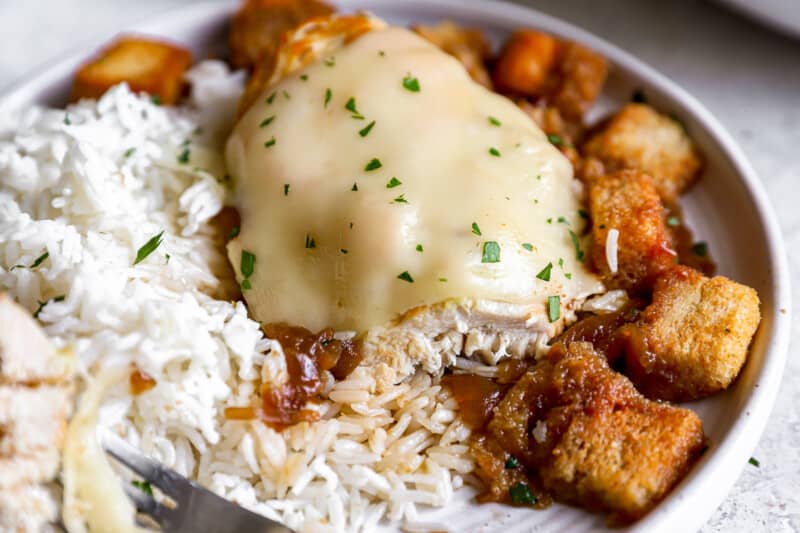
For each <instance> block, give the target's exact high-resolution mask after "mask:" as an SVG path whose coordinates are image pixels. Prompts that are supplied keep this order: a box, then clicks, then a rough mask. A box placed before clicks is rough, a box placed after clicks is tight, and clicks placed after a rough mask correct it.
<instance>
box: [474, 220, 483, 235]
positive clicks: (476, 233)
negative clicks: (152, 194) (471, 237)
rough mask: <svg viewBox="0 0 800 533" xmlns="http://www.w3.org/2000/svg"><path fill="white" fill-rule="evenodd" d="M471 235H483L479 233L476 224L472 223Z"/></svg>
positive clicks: (479, 229)
mask: <svg viewBox="0 0 800 533" xmlns="http://www.w3.org/2000/svg"><path fill="white" fill-rule="evenodd" d="M472 233H474V234H475V235H483V233H481V228H480V227H478V223H477V222H473V223H472Z"/></svg>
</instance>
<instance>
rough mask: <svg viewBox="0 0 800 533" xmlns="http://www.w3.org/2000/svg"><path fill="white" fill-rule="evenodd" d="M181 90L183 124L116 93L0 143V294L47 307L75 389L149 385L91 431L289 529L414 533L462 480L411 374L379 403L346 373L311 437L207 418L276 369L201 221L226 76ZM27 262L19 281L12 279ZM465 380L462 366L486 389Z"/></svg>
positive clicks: (118, 393)
mask: <svg viewBox="0 0 800 533" xmlns="http://www.w3.org/2000/svg"><path fill="white" fill-rule="evenodd" d="M187 78H188V79H189V80H190V81H191V82H192V84H193V91H192V94H193V96H192V101H191V102H190V105H189V106H187V107H186V108H183V109H170V108H164V107H159V106H156V105H154V104H153V103H152V102H150V100H149V99H148V98H146V97H145V96H137V95H134V94H131V92H130V91H129V90H128V89H127V87H125V86H124V85H122V86H118V87H115V88H113V89H112V90H110V91H109V92H108V93H107V94H106V95H105V96H103V98H101V99H100V100H99V101H98V102H89V101H86V102H82V103H79V104H77V105H72V106H70V107H69V108H68V109H67V110H66V112H65V111H64V110H51V109H42V108H34V109H29V110H26V111H24V112H22V113H21V114H20V115H19V116H17V117H13V120H11V121H10V123H9V124H6V125H4V126H2V127H0V289H4V290H7V291H8V292H9V293H10V294H11V295H12V296H13V297H14V298H15V299H16V300H17V301H19V302H20V303H22V304H23V305H24V306H26V307H27V308H28V309H30V310H31V312H34V311H35V310H36V309H37V308H39V307H40V302H47V303H46V304H45V305H44V306H43V307H42V309H41V312H40V314H39V315H38V318H39V320H40V322H41V324H42V326H43V327H44V328H45V330H46V332H47V333H48V334H49V335H50V336H51V338H52V339H53V341H54V343H55V344H56V345H57V346H58V347H61V348H71V349H72V350H73V352H74V354H75V357H76V359H77V368H78V372H79V375H80V377H81V378H82V379H85V378H87V377H88V376H90V375H92V374H94V373H96V372H97V371H98V370H99V369H100V368H102V367H107V366H117V365H130V364H132V363H135V364H136V366H138V368H140V369H141V370H143V371H144V372H146V373H147V374H149V375H151V376H153V377H154V378H155V380H156V381H157V385H156V386H155V388H153V389H152V390H150V391H148V392H146V393H144V394H141V395H139V396H132V395H131V394H130V393H129V390H128V386H127V383H121V384H119V386H118V387H116V388H115V389H114V391H113V392H112V393H111V394H110V395H109V397H108V398H106V400H105V402H104V403H103V405H102V406H101V409H100V421H101V424H102V425H104V426H107V427H111V428H113V429H114V430H115V431H117V432H118V433H119V434H120V435H122V436H123V437H124V438H126V439H127V440H128V441H129V442H131V443H132V444H134V445H135V446H138V447H139V448H140V449H142V450H143V451H144V452H145V453H147V454H150V455H152V456H153V457H155V458H157V459H159V460H161V461H163V462H164V463H166V464H167V465H168V466H170V467H172V468H174V469H176V470H177V471H178V472H180V473H182V474H184V475H188V476H190V477H192V478H195V479H197V480H199V482H200V483H202V484H204V485H205V486H207V487H209V488H211V489H212V490H214V491H215V492H217V493H218V494H220V495H222V496H225V497H227V498H230V499H231V500H234V501H236V502H238V503H240V504H242V505H245V506H247V507H249V508H250V509H253V510H255V511H257V512H260V513H263V514H264V515H267V516H270V517H273V518H275V519H278V520H281V521H282V522H284V523H286V524H287V525H289V526H290V527H292V528H295V529H297V530H299V531H369V530H372V529H374V528H375V527H376V524H377V523H378V522H379V521H380V520H382V519H385V518H388V519H391V520H397V521H403V522H404V523H405V524H406V525H407V526H408V527H409V528H413V522H414V520H415V519H416V516H417V512H418V509H417V506H419V505H433V506H443V505H446V504H447V503H448V501H450V499H451V497H452V495H453V492H454V490H456V489H457V488H458V487H460V486H461V485H462V484H463V478H462V476H463V475H464V474H468V473H469V472H471V470H472V468H473V465H472V462H471V460H470V458H469V454H468V447H467V445H466V440H467V438H468V436H469V430H468V429H467V428H466V427H465V426H463V424H462V423H461V422H459V421H458V419H457V417H456V409H457V406H456V403H455V401H454V400H453V399H452V398H451V397H450V396H449V394H448V393H447V392H446V391H444V390H442V389H441V387H440V386H438V385H435V384H433V383H432V381H431V378H430V377H429V376H428V375H426V374H423V373H420V374H417V375H414V376H412V377H410V378H409V379H408V380H406V381H405V382H403V383H400V384H398V385H396V386H394V387H391V388H389V389H388V390H383V391H381V392H380V393H378V392H377V389H376V386H375V382H374V380H373V378H372V377H371V376H370V375H368V373H367V372H366V371H365V370H364V369H361V368H359V369H356V371H354V372H353V373H352V374H351V375H350V376H349V377H348V379H347V380H345V381H342V382H339V383H336V384H333V385H332V388H331V389H330V394H329V397H330V400H329V401H326V402H324V403H323V404H322V405H320V406H319V410H320V413H321V415H322V420H321V421H319V422H317V423H314V424H308V423H301V424H298V425H296V426H294V427H291V428H289V429H287V430H285V431H283V432H281V433H279V432H276V431H274V430H273V429H270V428H269V427H267V426H265V425H264V424H262V423H260V422H237V421H228V420H226V419H225V418H224V416H223V412H224V409H225V407H228V406H240V405H245V404H248V403H249V401H250V399H251V398H252V396H253V395H254V393H255V391H257V390H258V386H259V384H260V383H261V382H262V380H265V381H270V382H275V381H279V380H281V379H282V378H283V376H285V367H284V365H283V359H282V353H281V350H280V346H279V345H278V344H277V343H275V342H274V341H271V340H269V339H266V338H265V337H264V336H263V334H262V332H261V330H260V327H259V324H258V323H256V322H254V321H252V320H250V319H249V318H248V317H247V311H246V309H245V307H244V305H242V304H241V303H238V302H231V301H230V300H229V296H228V295H229V294H231V292H230V290H229V289H230V285H229V283H230V280H229V279H228V270H227V269H228V266H227V260H226V258H225V256H224V254H223V253H222V250H221V242H222V239H221V236H219V235H217V234H216V232H215V230H214V229H213V227H211V226H210V225H209V223H208V222H209V220H210V219H211V218H212V217H213V216H214V215H215V214H217V213H218V212H219V210H220V209H221V207H222V206H223V205H224V203H225V201H226V195H227V188H226V183H227V180H226V177H225V171H224V167H223V164H222V161H221V156H220V150H219V149H220V144H221V141H222V139H223V138H224V136H225V133H226V131H227V129H228V127H229V125H230V121H231V120H232V117H233V113H234V109H235V106H236V102H237V101H238V97H239V95H240V92H241V87H242V77H241V76H240V75H237V74H230V73H229V72H228V71H227V69H226V67H225V66H224V65H223V64H221V63H218V62H205V63H201V64H200V65H198V66H196V67H195V68H194V69H193V70H192V71H191V72H190V73H189V74H188V76H187ZM187 141H188V142H187ZM131 149H135V150H133V151H131ZM185 150H188V151H189V152H188V154H189V162H188V163H181V162H180V160H181V159H182V158H181V155H182V154H183V153H184V151H185ZM161 231H164V235H163V243H162V244H161V245H160V246H159V247H158V248H157V249H156V250H155V251H154V252H153V253H152V254H151V255H150V256H149V257H147V259H146V260H144V261H143V262H142V263H140V264H138V265H136V266H132V264H133V262H134V259H135V257H136V255H137V250H138V249H139V248H140V247H141V246H142V245H143V244H144V243H145V242H147V241H148V240H149V239H150V238H151V237H153V236H154V235H156V234H158V233H159V232H161ZM44 252H47V253H48V254H49V256H48V258H47V260H45V261H44V262H43V263H42V264H41V265H40V266H39V267H37V268H36V269H28V268H15V269H13V270H11V267H12V266H14V265H17V264H23V265H31V264H32V263H33V262H34V261H35V260H36V258H38V257H40V256H41V255H42V254H43V253H44ZM61 295H63V296H64V299H63V301H56V300H54V298H56V297H59V296H61ZM475 365H476V364H472V365H471V366H470V364H465V365H462V366H463V367H464V369H465V370H471V371H478V373H486V374H491V370H490V369H489V368H488V367H486V368H484V365H478V366H480V367H481V368H472V366H475Z"/></svg>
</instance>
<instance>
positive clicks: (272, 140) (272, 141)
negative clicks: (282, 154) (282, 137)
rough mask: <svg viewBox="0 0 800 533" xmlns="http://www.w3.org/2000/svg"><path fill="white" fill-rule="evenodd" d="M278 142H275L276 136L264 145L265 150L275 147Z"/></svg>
mask: <svg viewBox="0 0 800 533" xmlns="http://www.w3.org/2000/svg"><path fill="white" fill-rule="evenodd" d="M276 142H277V141H276V140H275V136H274V135H273V136H272V137H270V138H269V140H268V141H267V142H265V143H264V148H269V147H271V146H275V143H276Z"/></svg>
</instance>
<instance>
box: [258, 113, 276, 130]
mask: <svg viewBox="0 0 800 533" xmlns="http://www.w3.org/2000/svg"><path fill="white" fill-rule="evenodd" d="M273 120H275V115H272V116H271V117H267V118H265V119H264V120H262V121H261V124H259V125H258V127H259V128H266V127H267V126H269V125H270V124H271V123H272V121H273Z"/></svg>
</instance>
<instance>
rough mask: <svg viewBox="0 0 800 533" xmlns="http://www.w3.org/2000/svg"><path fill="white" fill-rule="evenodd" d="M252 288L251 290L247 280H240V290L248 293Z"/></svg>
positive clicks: (250, 284) (251, 285)
mask: <svg viewBox="0 0 800 533" xmlns="http://www.w3.org/2000/svg"><path fill="white" fill-rule="evenodd" d="M252 288H253V284H252V283H250V280H249V279H244V280H242V289H243V290H246V291H249V290H250V289H252Z"/></svg>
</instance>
